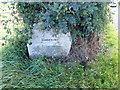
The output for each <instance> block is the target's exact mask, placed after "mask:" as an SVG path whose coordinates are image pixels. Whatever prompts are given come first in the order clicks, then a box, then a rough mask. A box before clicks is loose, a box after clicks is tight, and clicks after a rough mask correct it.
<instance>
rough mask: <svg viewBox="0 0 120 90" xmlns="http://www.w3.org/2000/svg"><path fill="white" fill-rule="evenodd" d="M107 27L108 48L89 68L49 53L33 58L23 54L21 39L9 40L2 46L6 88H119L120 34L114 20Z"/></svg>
mask: <svg viewBox="0 0 120 90" xmlns="http://www.w3.org/2000/svg"><path fill="white" fill-rule="evenodd" d="M106 30H107V32H106V40H105V43H104V44H105V47H106V48H107V49H108V51H107V52H105V53H104V54H100V55H99V56H98V57H97V59H98V60H99V61H96V62H89V63H88V64H87V67H86V70H85V71H84V69H83V66H82V65H81V64H80V63H79V62H71V63H69V64H62V63H60V62H56V61H55V60H54V59H47V58H45V57H39V58H37V59H34V60H33V61H30V60H29V59H25V58H22V57H21V55H23V54H21V53H22V49H20V48H18V47H17V45H16V44H17V42H16V43H15V44H14V45H12V44H10V43H9V45H8V46H6V47H5V48H4V49H3V50H2V53H3V54H2V57H3V66H4V67H3V78H2V80H3V84H4V85H5V87H6V88H117V87H118V51H117V49H118V48H117V47H118V43H117V42H118V38H117V35H116V34H117V33H116V31H115V29H114V27H112V26H111V25H110V24H109V25H108V26H107V28H106ZM28 60H29V61H28Z"/></svg>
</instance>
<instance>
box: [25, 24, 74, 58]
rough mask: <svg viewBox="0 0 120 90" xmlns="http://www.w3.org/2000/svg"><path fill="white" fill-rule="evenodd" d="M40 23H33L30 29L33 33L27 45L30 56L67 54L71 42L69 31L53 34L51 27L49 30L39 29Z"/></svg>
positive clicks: (59, 55)
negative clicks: (29, 43)
mask: <svg viewBox="0 0 120 90" xmlns="http://www.w3.org/2000/svg"><path fill="white" fill-rule="evenodd" d="M41 25H43V24H42V23H38V24H36V25H34V28H33V30H32V32H33V34H32V39H31V40H30V41H31V42H32V44H31V45H27V47H28V52H29V55H30V57H31V58H32V59H34V58H36V57H38V56H40V55H44V56H47V57H51V56H53V57H61V56H67V55H68V53H69V51H70V48H71V44H72V39H71V35H70V33H67V34H64V33H62V32H61V33H58V34H55V32H54V31H53V30H52V29H51V30H49V31H47V30H40V28H41Z"/></svg>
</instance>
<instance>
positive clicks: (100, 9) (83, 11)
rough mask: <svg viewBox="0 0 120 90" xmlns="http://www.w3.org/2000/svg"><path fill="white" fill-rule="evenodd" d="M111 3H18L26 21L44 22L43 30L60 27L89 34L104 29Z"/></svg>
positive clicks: (65, 30)
mask: <svg viewBox="0 0 120 90" xmlns="http://www.w3.org/2000/svg"><path fill="white" fill-rule="evenodd" d="M108 4H109V3H104V2H66V3H65V2H40V3H38V2H34V3H33V2H32V3H21V2H19V3H18V4H17V10H18V12H19V13H20V15H21V16H22V17H23V18H24V22H25V23H27V24H28V25H33V24H34V23H37V22H43V24H44V25H43V26H42V27H41V28H42V30H50V28H58V29H57V31H58V32H59V31H62V32H63V33H66V32H72V34H75V32H77V33H76V34H78V35H80V36H89V35H90V34H92V33H93V32H100V31H101V30H104V27H105V25H106V24H107V23H108V21H109V18H110V12H109V8H108Z"/></svg>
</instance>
